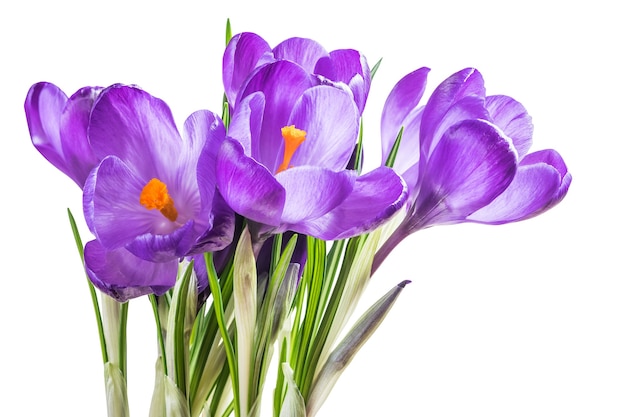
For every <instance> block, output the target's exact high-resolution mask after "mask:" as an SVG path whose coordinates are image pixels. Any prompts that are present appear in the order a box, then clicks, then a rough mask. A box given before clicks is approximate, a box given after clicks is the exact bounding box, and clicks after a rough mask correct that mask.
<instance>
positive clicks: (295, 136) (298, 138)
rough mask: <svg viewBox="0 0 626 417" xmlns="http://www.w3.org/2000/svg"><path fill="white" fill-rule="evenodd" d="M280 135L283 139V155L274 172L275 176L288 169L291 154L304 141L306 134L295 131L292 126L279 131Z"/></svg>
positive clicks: (302, 131)
mask: <svg viewBox="0 0 626 417" xmlns="http://www.w3.org/2000/svg"><path fill="white" fill-rule="evenodd" d="M280 133H282V134H283V139H285V154H284V155H283V162H282V163H281V164H280V166H279V167H278V170H276V173H277V174H278V173H279V172H282V171H284V170H286V169H287V168H289V163H290V162H291V158H293V154H294V153H295V152H296V150H297V149H298V147H299V146H300V145H302V142H304V140H305V139H306V132H305V131H304V130H300V129H296V127H295V126H294V125H291V126H285V127H283V128H282V129H280Z"/></svg>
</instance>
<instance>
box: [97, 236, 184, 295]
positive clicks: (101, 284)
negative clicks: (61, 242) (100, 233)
mask: <svg viewBox="0 0 626 417" xmlns="http://www.w3.org/2000/svg"><path fill="white" fill-rule="evenodd" d="M85 269H86V271H87V276H88V277H89V279H90V280H91V282H92V283H93V284H94V285H95V286H96V287H97V288H98V289H99V290H101V291H102V292H104V293H105V294H108V295H109V296H111V297H113V298H115V299H116V300H117V301H119V302H125V301H128V300H129V299H131V298H135V297H140V296H142V295H146V294H156V295H162V294H164V293H165V292H166V291H167V290H169V289H170V288H172V287H173V286H174V284H175V283H176V276H177V273H178V262H177V261H175V260H174V261H171V262H165V263H155V262H149V261H145V260H142V259H139V258H137V257H136V256H134V255H133V254H132V253H130V252H129V251H127V250H126V249H124V248H121V249H116V250H112V251H107V250H106V249H104V248H103V247H102V245H100V243H98V241H96V240H92V241H91V242H88V243H87V244H86V245H85Z"/></svg>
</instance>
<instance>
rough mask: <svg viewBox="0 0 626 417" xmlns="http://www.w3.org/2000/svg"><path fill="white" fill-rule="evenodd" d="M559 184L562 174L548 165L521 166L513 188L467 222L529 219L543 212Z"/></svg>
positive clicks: (512, 184)
mask: <svg viewBox="0 0 626 417" xmlns="http://www.w3.org/2000/svg"><path fill="white" fill-rule="evenodd" d="M560 185H561V176H560V174H559V172H558V171H557V170H556V169H554V167H552V166H550V165H548V164H542V163H537V164H533V165H524V166H519V168H518V169H517V173H516V175H515V178H514V179H513V182H512V183H511V185H509V187H508V188H507V189H506V190H505V191H504V192H503V193H502V194H500V195H499V196H498V197H497V198H496V199H495V200H493V201H492V202H491V203H490V204H489V205H487V206H486V207H483V208H482V209H480V210H478V211H477V212H475V213H474V214H472V215H471V216H469V217H468V218H467V220H468V221H474V222H477V223H488V224H503V223H510V222H514V221H518V220H523V219H527V218H529V217H532V216H534V215H535V213H539V212H543V211H544V210H543V208H544V207H546V206H548V205H549V204H550V202H551V201H552V199H553V198H554V196H555V195H556V194H557V192H558V190H559V186H560Z"/></svg>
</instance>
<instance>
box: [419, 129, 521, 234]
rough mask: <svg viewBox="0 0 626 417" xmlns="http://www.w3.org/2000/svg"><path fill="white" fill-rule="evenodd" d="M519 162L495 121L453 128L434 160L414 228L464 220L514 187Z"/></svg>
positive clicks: (421, 195) (433, 155)
mask: <svg viewBox="0 0 626 417" xmlns="http://www.w3.org/2000/svg"><path fill="white" fill-rule="evenodd" d="M516 164H517V156H516V152H515V150H514V149H513V146H512V144H511V143H510V140H509V139H508V138H507V137H506V136H504V135H503V134H502V132H501V131H500V130H499V129H497V128H496V127H495V126H493V125H492V124H491V123H489V122H486V121H482V120H465V121H463V122H460V123H459V124H457V125H455V126H453V127H452V128H450V129H449V130H448V131H447V132H446V134H445V135H444V136H443V138H442V139H441V141H440V142H439V145H438V146H437V148H435V150H434V151H433V154H432V156H431V158H430V160H429V161H428V169H427V173H426V172H425V173H424V178H423V180H422V187H421V189H420V194H419V195H418V198H417V201H416V203H415V206H416V208H415V213H414V214H413V219H412V228H413V229H420V228H423V227H427V226H428V225H432V224H436V223H450V222H458V221H462V220H464V219H465V218H466V217H467V216H468V215H470V214H472V213H473V212H475V211H476V210H478V209H480V208H482V207H484V206H486V205H487V204H489V203H490V202H491V201H493V200H494V199H495V198H496V197H497V196H498V195H500V194H501V193H502V192H503V191H504V190H505V189H506V187H508V186H509V184H510V183H511V181H512V180H513V177H514V175H515V171H516Z"/></svg>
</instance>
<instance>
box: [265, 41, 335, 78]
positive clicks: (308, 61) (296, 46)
mask: <svg viewBox="0 0 626 417" xmlns="http://www.w3.org/2000/svg"><path fill="white" fill-rule="evenodd" d="M273 52H274V57H275V58H276V59H286V60H288V61H292V62H295V63H296V64H298V65H300V66H301V67H302V68H304V70H305V71H306V72H308V73H309V74H313V73H314V71H315V65H316V64H317V61H319V60H320V58H322V57H327V56H328V52H326V49H324V47H323V46H322V45H320V44H319V43H318V42H316V41H314V40H312V39H306V38H297V37H296V38H290V39H286V40H284V41H282V42H281V43H279V44H278V45H276V47H275V48H274V49H273Z"/></svg>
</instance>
